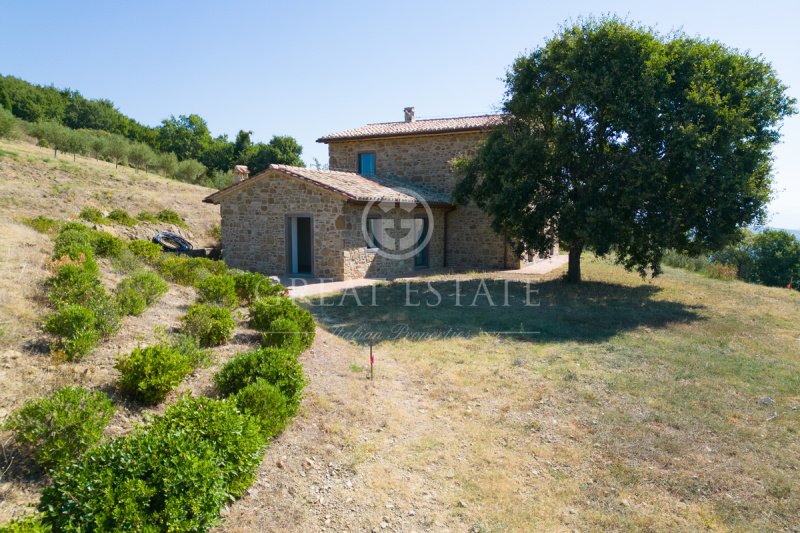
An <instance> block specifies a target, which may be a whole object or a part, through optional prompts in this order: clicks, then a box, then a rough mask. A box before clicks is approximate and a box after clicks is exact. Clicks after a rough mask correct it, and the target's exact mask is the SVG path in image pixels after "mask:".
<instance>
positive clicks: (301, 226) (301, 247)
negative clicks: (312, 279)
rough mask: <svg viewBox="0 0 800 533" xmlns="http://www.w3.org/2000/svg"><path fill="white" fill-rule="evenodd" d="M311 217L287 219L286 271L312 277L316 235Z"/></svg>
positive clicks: (290, 217) (288, 217) (289, 217)
mask: <svg viewBox="0 0 800 533" xmlns="http://www.w3.org/2000/svg"><path fill="white" fill-rule="evenodd" d="M312 227H313V226H312V223H311V217H310V216H287V217H286V259H287V265H286V267H287V268H286V270H287V271H288V272H289V274H299V275H305V276H310V275H311V274H312V273H313V268H312V267H313V264H314V235H313V229H312Z"/></svg>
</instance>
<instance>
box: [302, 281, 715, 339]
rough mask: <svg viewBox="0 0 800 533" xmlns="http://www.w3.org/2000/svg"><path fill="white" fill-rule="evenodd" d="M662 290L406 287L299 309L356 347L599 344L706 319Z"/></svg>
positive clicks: (361, 291)
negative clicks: (455, 342)
mask: <svg viewBox="0 0 800 533" xmlns="http://www.w3.org/2000/svg"><path fill="white" fill-rule="evenodd" d="M660 290H661V289H659V288H658V287H655V286H652V285H639V286H636V287H630V286H625V285H617V284H611V283H603V282H593V281H585V282H582V283H580V284H569V283H565V282H563V281H561V280H552V281H546V282H541V283H534V282H531V283H530V284H528V283H525V282H521V281H511V280H507V281H506V280H486V279H475V280H462V281H460V282H458V283H457V282H456V281H454V280H448V281H437V282H430V283H429V282H425V281H409V282H398V283H392V284H388V285H378V286H372V287H361V288H358V289H349V290H347V291H344V292H342V293H337V294H332V295H326V296H323V297H316V298H307V299H305V300H303V301H302V302H301V303H302V304H303V305H304V307H306V308H308V309H309V310H310V311H311V312H312V313H313V314H314V317H315V318H316V319H317V321H318V322H319V323H320V324H321V325H322V327H324V328H325V329H327V330H328V331H330V332H331V333H333V334H335V335H338V336H341V337H343V338H346V339H348V340H351V341H354V342H356V343H358V344H368V343H370V342H373V343H377V342H380V341H382V340H393V339H398V338H403V337H405V338H407V339H409V340H427V339H431V338H448V337H449V338H452V337H460V338H469V337H473V336H475V335H479V334H481V333H491V334H497V335H503V336H509V337H514V338H518V339H520V340H527V341H530V342H566V341H581V342H601V341H604V340H606V339H608V338H610V337H612V336H614V335H616V334H617V333H620V332H623V331H628V330H632V329H635V328H638V327H642V326H645V327H650V328H663V327H666V326H668V325H669V324H674V323H682V322H683V323H686V322H691V321H696V320H700V319H701V317H700V315H699V314H698V310H699V309H700V308H701V307H695V306H688V305H685V304H683V303H680V302H674V301H664V300H658V299H654V298H653V297H654V296H655V295H656V294H657V293H658V292H660Z"/></svg>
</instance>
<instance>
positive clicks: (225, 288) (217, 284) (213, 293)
mask: <svg viewBox="0 0 800 533" xmlns="http://www.w3.org/2000/svg"><path fill="white" fill-rule="evenodd" d="M197 292H198V294H199V296H200V302H201V303H207V304H215V305H221V306H223V307H231V308H232V307H236V304H237V302H238V298H237V297H236V284H235V283H234V280H233V278H232V277H231V276H228V275H225V274H223V275H211V276H207V277H206V278H205V279H204V280H202V281H200V282H198V283H197Z"/></svg>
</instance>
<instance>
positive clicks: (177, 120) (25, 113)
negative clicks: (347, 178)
mask: <svg viewBox="0 0 800 533" xmlns="http://www.w3.org/2000/svg"><path fill="white" fill-rule="evenodd" d="M0 108H4V109H6V110H8V111H11V112H12V113H13V115H14V116H15V117H17V118H19V119H22V120H25V121H28V122H32V123H34V124H36V123H47V124H48V126H45V127H42V128H38V129H39V130H40V131H41V133H42V134H44V133H47V134H48V135H47V137H48V138H47V139H45V140H46V142H47V143H48V145H49V146H51V147H53V148H54V150H56V151H58V150H61V151H63V150H64V149H63V148H61V147H58V145H59V144H64V143H63V142H61V141H63V140H64V139H67V138H68V139H69V141H70V142H69V143H67V144H68V145H69V146H71V147H75V149H76V150H77V147H78V144H79V143H80V141H81V140H87V139H81V138H80V137H79V136H70V135H67V134H65V133H64V132H63V131H62V130H60V129H58V128H56V127H55V126H66V127H68V128H72V129H73V130H93V131H94V132H95V133H93V134H92V139H91V142H90V143H84V144H90V145H91V146H89V147H84V146H81V147H80V150H81V151H85V149H90V150H91V152H92V153H93V154H95V155H97V154H101V153H104V152H106V153H107V152H108V150H109V149H110V150H111V152H112V153H113V154H112V155H109V157H111V158H112V159H113V160H114V161H115V162H117V163H119V162H122V161H123V160H125V159H128V160H129V161H130V162H131V163H132V164H133V165H134V166H135V167H137V168H139V167H146V166H148V165H149V164H152V163H153V160H154V159H155V157H156V155H158V154H153V153H151V152H152V151H155V152H158V153H172V154H174V155H175V156H176V157H177V158H178V159H180V160H182V161H187V160H194V163H192V164H188V165H184V166H183V172H181V173H180V175H181V176H191V177H192V178H191V180H192V181H193V182H198V181H201V182H203V183H205V184H209V185H210V184H211V183H212V182H213V180H210V179H209V178H211V177H213V176H206V179H204V180H201V178H203V176H202V175H200V176H197V175H196V174H197V169H199V168H201V167H202V168H203V169H204V170H203V174H205V173H206V170H208V173H209V174H213V173H226V172H229V171H230V170H231V169H232V168H233V166H234V165H237V164H242V165H248V166H249V167H250V170H251V172H252V173H257V172H259V171H261V170H263V169H264V168H266V167H267V166H269V164H271V163H282V164H287V165H297V166H302V165H303V162H302V160H301V159H300V156H301V154H302V151H303V149H302V147H301V146H300V144H299V143H298V142H297V141H296V140H295V139H294V138H293V137H288V136H287V137H284V136H274V137H273V138H272V139H271V140H270V142H269V143H260V142H259V143H253V142H252V141H251V139H250V136H251V134H252V132H251V131H246V130H240V131H239V133H238V134H237V137H236V140H235V141H229V140H228V138H227V136H225V135H220V136H217V137H212V135H211V132H210V131H209V128H208V124H207V123H206V121H205V120H204V119H203V118H202V117H201V116H199V115H196V114H189V115H178V116H170V117H169V118H168V119H165V120H163V121H162V122H161V124H160V125H159V126H157V127H155V128H151V127H148V126H145V125H142V124H140V123H138V122H136V121H135V120H133V119H131V118H129V117H127V116H125V115H124V114H123V113H122V112H120V111H119V110H118V109H117V108H116V107H114V104H113V102H111V101H110V100H107V99H97V100H91V99H87V98H85V97H83V96H82V95H81V94H80V93H79V92H78V91H72V90H70V89H57V88H55V87H52V86H49V87H42V86H38V85H34V84H31V83H28V82H26V81H23V80H20V79H17V78H14V77H12V76H0ZM54 125H55V126H54ZM97 132H106V133H108V134H113V135H118V136H120V138H124V139H127V140H128V141H130V143H129V145H127V146H123V145H122V143H121V142H120V141H121V139H120V138H116V139H114V140H112V139H111V138H107V139H104V138H103V137H102V136H99V135H96V133H97ZM109 144H111V146H110V147H109V146H108V145H109ZM145 145H146V146H145ZM101 148H106V150H105V151H104V150H101ZM148 148H149V149H150V151H148ZM72 153H78V152H72ZM171 163H172V161H171V159H170V161H169V162H168V164H169V167H170V168H171V169H172V172H171V174H174V173H175V172H177V169H178V166H177V162H175V164H174V165H172V164H171ZM195 163H199V164H201V166H198V165H197V164H195ZM160 168H161V170H162V171H164V172H167V170H168V169H165V168H164V167H163V166H162V167H160Z"/></svg>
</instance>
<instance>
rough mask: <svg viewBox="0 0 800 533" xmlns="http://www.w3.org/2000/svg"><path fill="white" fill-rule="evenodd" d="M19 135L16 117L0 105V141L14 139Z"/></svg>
mask: <svg viewBox="0 0 800 533" xmlns="http://www.w3.org/2000/svg"><path fill="white" fill-rule="evenodd" d="M18 135H19V128H18V123H17V119H16V117H14V115H13V114H12V113H11V111H9V110H7V109H6V108H5V107H3V106H2V105H0V139H2V138H6V139H16V138H17V136H18Z"/></svg>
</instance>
